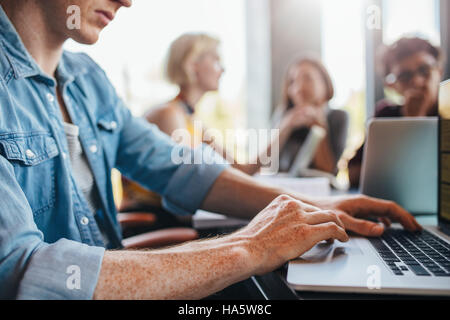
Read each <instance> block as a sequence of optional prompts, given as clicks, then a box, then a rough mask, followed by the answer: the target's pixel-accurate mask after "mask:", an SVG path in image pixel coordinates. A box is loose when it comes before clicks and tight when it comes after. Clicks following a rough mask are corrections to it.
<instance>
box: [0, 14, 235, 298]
mask: <svg viewBox="0 0 450 320" xmlns="http://www.w3.org/2000/svg"><path fill="white" fill-rule="evenodd" d="M56 75H57V79H56V80H57V82H56V81H55V79H53V78H52V77H49V76H48V75H46V74H45V73H43V72H42V70H41V69H40V68H39V66H38V65H37V63H36V62H35V61H34V60H33V58H32V57H31V56H30V54H29V53H28V52H27V50H26V48H25V46H24V45H23V43H22V41H21V39H20V37H19V36H18V34H17V32H16V31H15V29H14V27H13V25H12V24H11V22H10V21H9V19H8V17H7V16H6V14H5V12H4V11H3V10H2V8H1V6H0V298H7V299H11V298H19V299H90V298H92V296H93V293H94V290H95V287H96V283H97V280H98V276H99V272H100V267H101V263H102V258H103V255H104V252H105V245H104V243H103V240H102V235H101V232H100V228H99V224H100V225H101V226H102V230H103V231H104V232H105V233H106V234H107V236H108V239H109V240H110V243H112V247H114V248H120V246H121V230H120V227H119V225H118V223H117V219H116V208H115V205H114V200H113V193H112V187H111V170H112V168H117V169H119V170H120V171H121V172H122V174H123V175H125V176H126V177H128V178H130V179H132V180H135V181H137V182H138V183H140V184H142V185H143V186H145V187H147V188H149V189H151V190H153V191H155V192H157V193H159V194H161V195H162V197H163V206H164V207H165V208H166V209H167V210H169V211H171V212H174V213H176V214H192V213H194V212H195V211H196V210H197V209H198V208H199V207H200V205H201V203H202V201H203V199H204V198H205V196H206V194H207V193H208V191H209V189H210V187H211V186H212V184H213V183H214V181H215V180H216V179H217V177H218V176H219V175H220V173H221V172H222V171H223V170H224V169H225V168H226V167H227V165H225V164H219V162H220V161H217V160H218V155H217V154H215V153H214V152H213V151H212V150H211V149H209V148H208V147H206V146H202V147H201V148H200V149H198V150H195V151H193V152H191V153H190V156H191V157H195V155H196V153H199V152H201V153H202V155H203V157H205V154H207V156H206V157H208V158H209V159H215V160H213V161H207V163H212V162H214V163H216V164H212V165H211V164H210V165H207V164H183V163H178V162H174V161H171V159H172V158H171V155H172V152H173V151H174V150H177V148H179V147H177V146H176V145H175V144H174V143H173V142H172V140H171V139H170V138H169V137H168V136H166V135H164V134H163V133H161V132H160V131H159V130H158V129H157V128H156V127H155V126H153V125H151V124H149V123H147V122H146V121H145V120H143V119H140V118H134V117H133V116H132V115H131V113H130V111H129V110H128V109H127V108H126V107H125V106H124V105H123V103H122V101H121V100H120V99H119V98H118V96H117V94H116V92H115V90H114V88H113V87H112V85H111V83H110V82H109V80H108V79H107V77H106V75H105V73H104V72H103V71H102V69H101V68H100V67H99V66H98V65H97V64H96V63H95V62H93V61H92V60H91V59H90V58H89V57H88V56H87V55H85V54H81V53H78V54H75V53H69V52H64V53H63V55H62V58H61V60H60V63H59V65H58V67H57V72H56ZM57 85H58V86H59V88H60V90H61V96H62V98H63V99H64V102H65V104H66V107H67V111H68V113H69V115H70V118H71V120H72V122H73V123H74V124H75V125H77V126H79V127H80V141H81V143H82V146H83V149H84V152H85V153H86V156H87V159H88V162H89V165H90V167H91V169H92V172H93V175H94V179H95V183H96V187H97V190H98V194H99V196H100V199H101V209H100V210H99V211H98V212H96V215H98V218H97V220H98V223H97V221H96V219H95V218H94V214H93V213H92V212H90V210H89V207H88V205H87V202H86V199H85V198H84V197H83V194H82V192H81V190H80V189H79V188H78V187H77V185H76V183H75V179H74V176H73V174H72V172H71V169H70V168H71V166H70V158H69V156H68V146H67V140H66V137H65V133H64V129H63V119H62V115H61V112H60V108H59V104H58V101H57V98H56V86H57ZM183 150H184V151H186V149H183ZM188 151H189V152H190V151H191V150H188ZM222 160H223V159H222ZM222 162H223V161H222ZM78 280H79V281H78Z"/></svg>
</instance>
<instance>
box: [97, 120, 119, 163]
mask: <svg viewBox="0 0 450 320" xmlns="http://www.w3.org/2000/svg"><path fill="white" fill-rule="evenodd" d="M97 128H98V131H99V135H100V137H101V139H102V143H103V146H104V150H105V153H106V156H107V157H108V161H109V163H110V164H111V165H112V166H114V163H115V161H116V150H117V146H118V143H119V132H120V123H119V121H118V120H117V118H116V115H115V113H114V112H109V113H107V114H105V115H103V116H102V117H100V119H99V120H98V121H97Z"/></svg>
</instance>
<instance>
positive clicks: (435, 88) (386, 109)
mask: <svg viewBox="0 0 450 320" xmlns="http://www.w3.org/2000/svg"><path fill="white" fill-rule="evenodd" d="M379 64H380V71H381V74H382V75H383V77H384V82H385V85H386V87H388V88H390V89H393V90H394V91H395V92H396V93H397V94H398V95H399V96H400V97H401V100H402V103H401V104H396V103H392V102H391V101H389V100H386V99H384V100H382V101H380V102H379V103H378V104H377V106H376V108H375V117H432V116H437V101H438V95H439V83H440V81H441V78H442V75H443V64H444V58H443V54H442V52H441V50H440V49H439V48H438V47H435V46H433V45H432V44H431V43H430V42H428V41H427V40H424V39H421V38H401V39H399V40H398V41H396V42H395V43H394V44H392V45H391V46H389V47H387V48H383V49H382V50H381V51H380V63H379ZM363 149H364V146H361V148H360V149H359V150H358V151H357V153H356V155H355V156H354V157H353V159H351V160H350V162H349V165H348V168H349V177H350V183H351V185H352V186H353V187H357V186H358V185H359V178H360V171H361V163H362V158H363Z"/></svg>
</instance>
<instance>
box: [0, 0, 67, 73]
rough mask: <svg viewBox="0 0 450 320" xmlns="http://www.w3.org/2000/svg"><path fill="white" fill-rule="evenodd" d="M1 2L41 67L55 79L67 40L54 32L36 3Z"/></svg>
mask: <svg viewBox="0 0 450 320" xmlns="http://www.w3.org/2000/svg"><path fill="white" fill-rule="evenodd" d="M16 1H17V0H14V1H8V0H6V1H1V5H2V8H3V10H4V11H5V13H6V15H7V16H8V18H9V20H10V21H11V22H12V24H13V25H14V27H15V29H16V30H17V33H18V34H19V36H20V38H21V39H22V42H23V43H24V45H25V47H26V49H27V50H28V52H29V53H30V55H31V56H32V57H33V58H34V60H35V61H36V63H37V64H38V65H39V67H40V68H41V69H42V71H44V72H45V73H46V74H47V75H48V76H51V77H53V76H54V74H55V71H56V68H57V66H58V63H59V60H60V58H61V55H62V51H63V44H64V41H65V40H66V39H64V38H62V37H61V36H59V35H58V34H56V33H55V32H52V30H51V29H50V26H49V25H48V23H46V22H45V21H46V17H45V16H44V13H43V12H42V10H41V8H39V7H38V6H37V5H36V3H35V2H34V1H17V2H16Z"/></svg>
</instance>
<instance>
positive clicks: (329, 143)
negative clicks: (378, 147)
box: [273, 57, 348, 174]
mask: <svg viewBox="0 0 450 320" xmlns="http://www.w3.org/2000/svg"><path fill="white" fill-rule="evenodd" d="M333 95H334V89H333V84H332V81H331V78H330V75H329V74H328V72H327V70H326V68H325V67H324V66H323V64H322V63H321V62H320V61H319V60H317V59H315V58H311V57H301V58H297V59H296V60H294V62H293V63H291V64H290V65H289V67H288V69H287V72H286V75H285V80H284V84H283V92H282V103H281V105H280V106H279V107H278V108H277V110H276V111H275V113H274V120H273V121H274V123H275V124H276V126H277V127H284V128H287V130H286V131H287V134H285V135H284V136H283V138H284V139H286V140H285V141H283V142H281V143H280V145H282V146H284V147H282V148H281V151H280V171H282V172H287V171H289V169H290V168H291V166H292V164H293V161H294V160H295V157H296V155H297V153H298V151H299V150H300V148H301V146H302V144H303V143H304V141H305V139H306V137H307V135H308V133H309V132H310V129H311V127H312V126H320V127H322V128H323V129H325V131H326V136H325V138H324V139H323V140H322V142H321V143H320V144H319V147H318V149H317V151H316V154H315V155H314V158H313V161H312V163H311V165H310V167H311V168H313V169H317V170H321V171H324V172H328V173H332V174H336V173H337V162H338V160H339V159H340V157H341V155H342V153H343V151H344V148H345V144H346V140H347V132H348V116H347V113H346V112H345V111H343V110H337V109H331V108H329V107H328V102H329V101H330V100H331V99H332V98H333Z"/></svg>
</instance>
